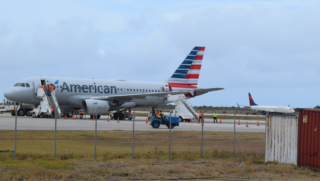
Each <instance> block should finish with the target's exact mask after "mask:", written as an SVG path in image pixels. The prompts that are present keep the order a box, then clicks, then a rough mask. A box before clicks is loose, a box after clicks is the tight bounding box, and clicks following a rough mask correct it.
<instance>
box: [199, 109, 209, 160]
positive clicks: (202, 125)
mask: <svg viewBox="0 0 320 181" xmlns="http://www.w3.org/2000/svg"><path fill="white" fill-rule="evenodd" d="M206 110H207V109H205V110H204V111H202V118H201V120H200V121H201V130H202V131H201V158H203V117H204V112H205V111H206Z"/></svg>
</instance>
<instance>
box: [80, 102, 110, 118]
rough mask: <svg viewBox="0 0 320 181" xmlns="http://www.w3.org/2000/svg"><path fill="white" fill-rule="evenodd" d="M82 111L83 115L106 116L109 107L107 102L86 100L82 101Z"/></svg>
mask: <svg viewBox="0 0 320 181" xmlns="http://www.w3.org/2000/svg"><path fill="white" fill-rule="evenodd" d="M98 108H99V110H98ZM82 109H83V112H84V113H85V114H90V115H96V114H98V115H101V114H106V113H107V112H108V111H109V109H110V105H109V102H108V101H102V100H94V99H86V100H84V101H82ZM97 110H98V112H97Z"/></svg>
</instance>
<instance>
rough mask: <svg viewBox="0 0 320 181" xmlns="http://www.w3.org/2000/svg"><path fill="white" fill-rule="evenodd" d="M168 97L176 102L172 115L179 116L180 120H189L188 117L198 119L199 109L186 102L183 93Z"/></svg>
mask: <svg viewBox="0 0 320 181" xmlns="http://www.w3.org/2000/svg"><path fill="white" fill-rule="evenodd" d="M169 97H170V98H169V100H170V101H174V102H175V104H176V107H175V109H174V110H173V115H174V116H175V117H179V118H180V122H182V121H185V122H189V121H190V119H192V120H193V121H196V120H198V119H199V111H198V110H197V109H196V108H195V107H193V106H192V105H191V104H190V103H189V102H188V100H187V99H186V97H185V95H183V94H181V95H174V96H169Z"/></svg>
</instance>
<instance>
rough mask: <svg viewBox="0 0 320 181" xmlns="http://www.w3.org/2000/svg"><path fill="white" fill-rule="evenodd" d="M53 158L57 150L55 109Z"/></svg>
mask: <svg viewBox="0 0 320 181" xmlns="http://www.w3.org/2000/svg"><path fill="white" fill-rule="evenodd" d="M54 118H55V120H54V158H56V149H57V109H56V108H55V110H54Z"/></svg>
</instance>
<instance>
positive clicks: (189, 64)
mask: <svg viewBox="0 0 320 181" xmlns="http://www.w3.org/2000/svg"><path fill="white" fill-rule="evenodd" d="M204 50H205V47H200V46H196V47H194V48H193V49H192V50H191V52H190V53H189V55H188V56H187V57H186V58H185V59H184V60H183V62H182V63H181V64H180V66H179V67H178V68H177V70H176V71H175V72H174V73H173V75H172V76H171V77H170V78H169V79H168V80H167V82H168V84H169V85H170V86H171V87H172V89H174V90H175V91H179V90H181V89H190V88H191V89H196V88H197V85H198V80H199V75H200V70H201V65H202V59H203V54H204ZM177 89H179V90H177Z"/></svg>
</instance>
